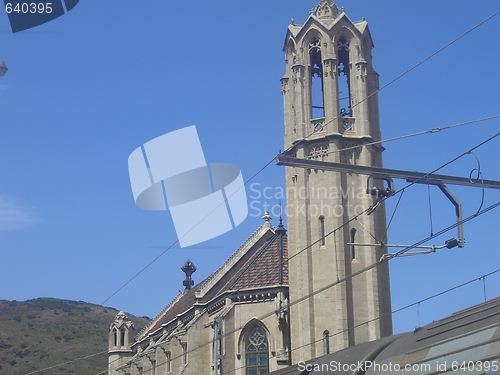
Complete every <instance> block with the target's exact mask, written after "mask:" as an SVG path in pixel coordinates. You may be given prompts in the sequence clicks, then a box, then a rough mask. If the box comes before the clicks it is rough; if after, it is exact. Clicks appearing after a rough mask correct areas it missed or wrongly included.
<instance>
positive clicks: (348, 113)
mask: <svg viewBox="0 0 500 375" xmlns="http://www.w3.org/2000/svg"><path fill="white" fill-rule="evenodd" d="M337 50H338V54H337V56H338V67H337V71H338V74H339V80H338V85H339V87H338V89H339V102H340V103H339V108H340V113H339V114H340V116H344V117H352V110H351V65H350V61H349V41H348V40H347V39H346V37H345V36H341V37H340V38H339V40H338V42H337Z"/></svg>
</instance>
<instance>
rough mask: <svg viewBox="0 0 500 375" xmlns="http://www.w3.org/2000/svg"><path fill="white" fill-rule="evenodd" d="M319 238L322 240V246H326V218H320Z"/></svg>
mask: <svg viewBox="0 0 500 375" xmlns="http://www.w3.org/2000/svg"><path fill="white" fill-rule="evenodd" d="M319 236H320V238H321V241H320V244H321V246H325V217H324V216H320V217H319Z"/></svg>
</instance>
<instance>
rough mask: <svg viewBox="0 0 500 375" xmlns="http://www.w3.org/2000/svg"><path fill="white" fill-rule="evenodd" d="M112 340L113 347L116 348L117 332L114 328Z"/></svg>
mask: <svg viewBox="0 0 500 375" xmlns="http://www.w3.org/2000/svg"><path fill="white" fill-rule="evenodd" d="M113 338H114V346H115V347H116V346H117V345H118V330H117V329H116V328H113Z"/></svg>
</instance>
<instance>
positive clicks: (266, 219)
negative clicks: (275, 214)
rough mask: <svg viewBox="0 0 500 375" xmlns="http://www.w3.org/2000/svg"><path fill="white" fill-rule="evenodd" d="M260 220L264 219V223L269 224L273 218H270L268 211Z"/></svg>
mask: <svg viewBox="0 0 500 375" xmlns="http://www.w3.org/2000/svg"><path fill="white" fill-rule="evenodd" d="M262 219H264V221H265V222H266V223H269V222H270V221H271V220H272V219H273V218H272V217H271V214H270V213H269V211H267V212H266V213H265V214H264V216H262Z"/></svg>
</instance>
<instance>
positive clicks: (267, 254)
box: [136, 222, 288, 341]
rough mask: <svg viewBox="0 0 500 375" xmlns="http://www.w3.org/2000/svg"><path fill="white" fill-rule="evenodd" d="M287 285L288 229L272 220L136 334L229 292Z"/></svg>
mask: <svg viewBox="0 0 500 375" xmlns="http://www.w3.org/2000/svg"><path fill="white" fill-rule="evenodd" d="M279 285H285V286H288V246H287V236H286V230H285V229H284V228H283V227H282V226H281V227H278V228H273V227H272V226H271V225H270V223H269V222H266V223H265V224H264V225H262V226H261V227H259V228H258V229H257V230H256V231H255V232H254V233H253V234H252V235H251V236H250V237H249V238H248V239H247V240H246V241H245V242H244V243H243V245H242V246H240V248H239V249H238V250H236V252H234V253H233V255H231V257H230V258H229V259H228V260H227V261H226V262H225V263H224V264H223V265H222V267H220V268H219V269H218V270H217V271H215V272H214V273H213V274H211V275H210V276H209V277H207V278H206V279H205V280H203V281H202V282H200V283H199V284H197V285H195V286H194V287H192V288H191V289H187V290H185V291H184V292H182V293H180V294H178V295H177V296H176V297H175V298H174V299H173V300H172V301H171V302H170V303H169V304H168V305H167V306H166V307H165V308H164V309H163V310H162V311H161V312H160V314H158V315H157V316H156V317H155V318H154V319H153V321H152V322H151V323H150V324H149V325H148V326H146V327H145V328H144V329H143V330H142V331H141V332H140V333H139V334H138V336H137V339H136V341H141V340H143V339H144V338H145V337H147V336H148V335H149V334H151V333H153V332H156V331H157V330H159V329H161V328H162V327H163V326H165V325H168V324H169V323H171V322H173V321H175V320H176V319H177V317H178V316H179V315H181V314H184V313H185V312H187V311H188V310H190V309H192V308H193V307H194V306H195V305H198V306H204V305H208V304H210V303H211V302H213V301H214V300H216V299H217V298H218V297H219V296H221V295H223V294H226V293H227V292H229V291H236V290H248V289H259V288H260V289H262V288H266V287H273V286H279Z"/></svg>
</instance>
